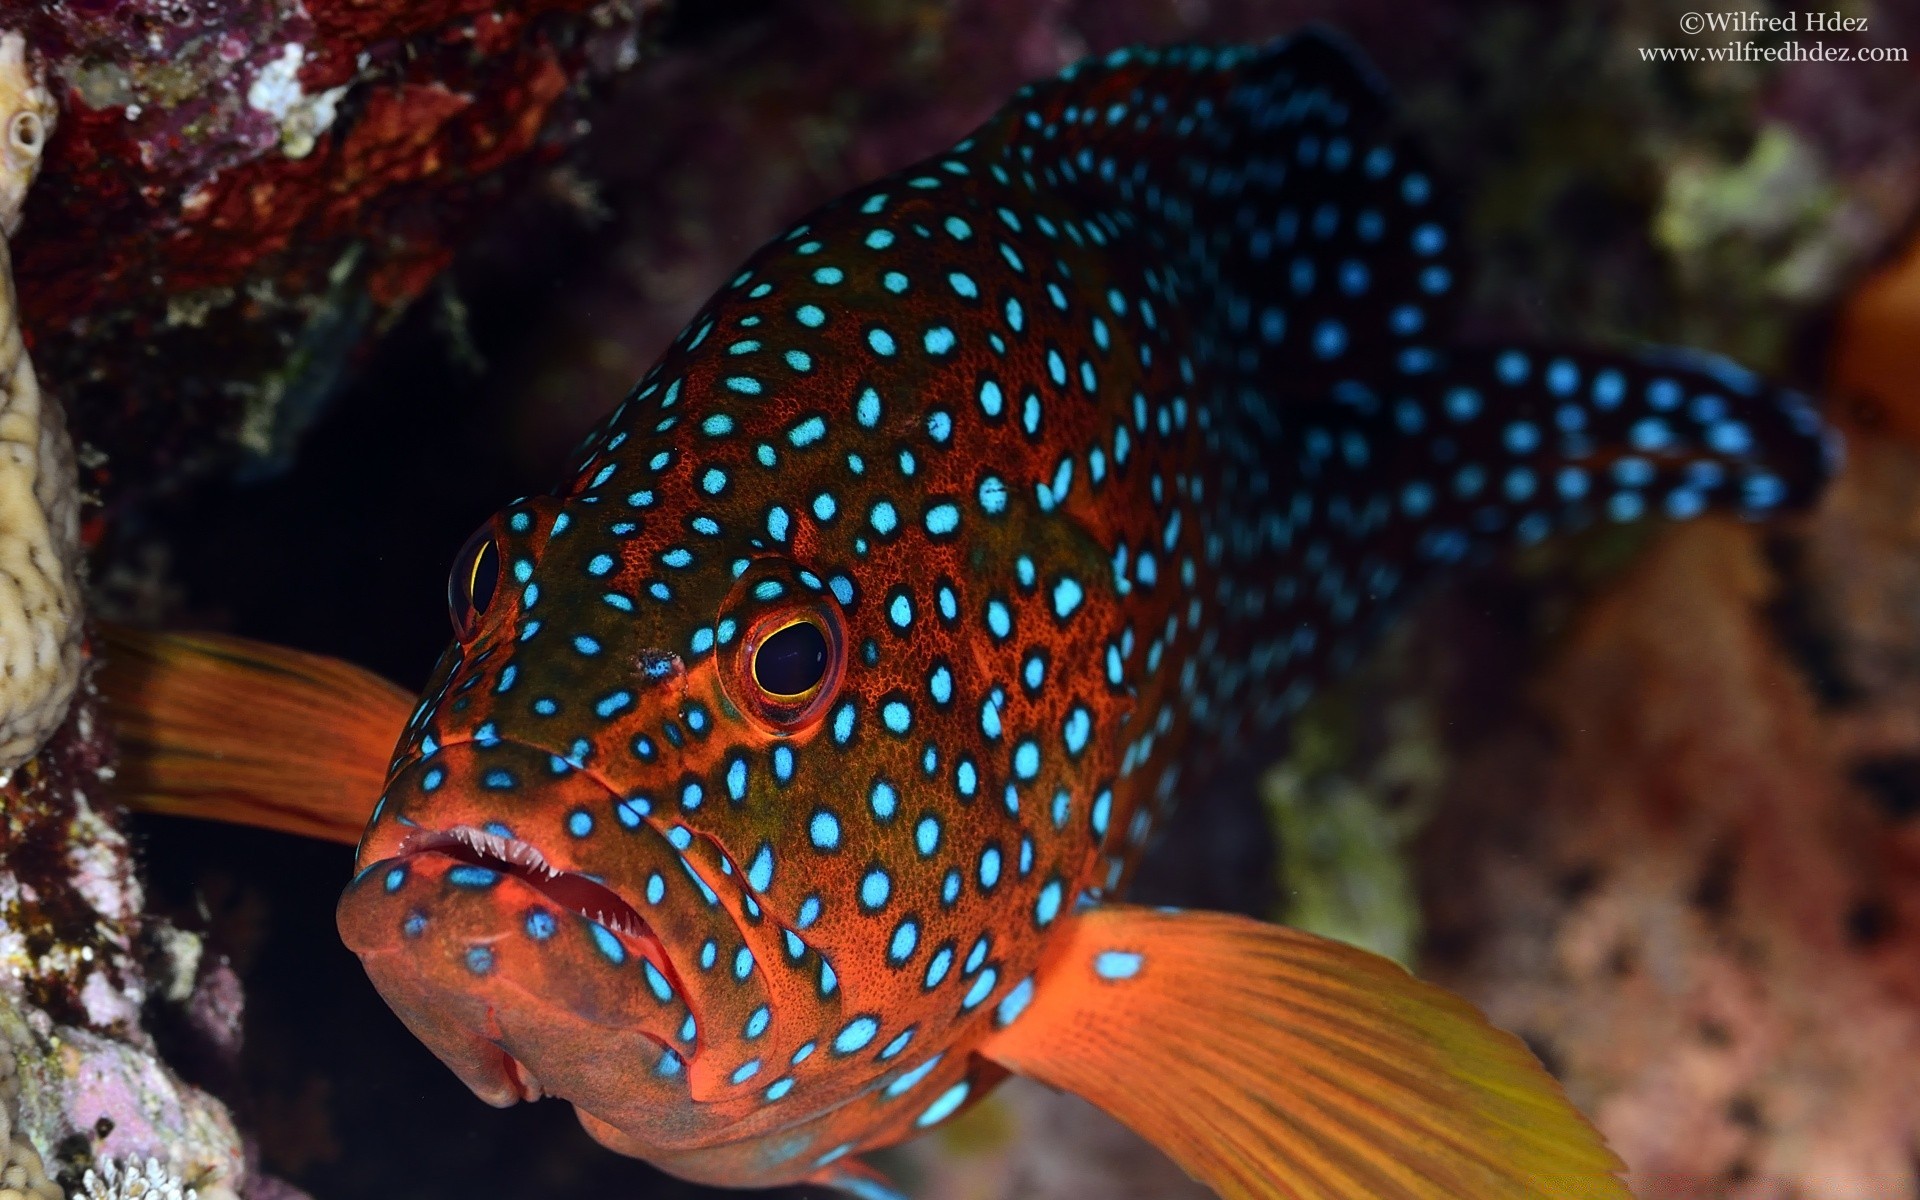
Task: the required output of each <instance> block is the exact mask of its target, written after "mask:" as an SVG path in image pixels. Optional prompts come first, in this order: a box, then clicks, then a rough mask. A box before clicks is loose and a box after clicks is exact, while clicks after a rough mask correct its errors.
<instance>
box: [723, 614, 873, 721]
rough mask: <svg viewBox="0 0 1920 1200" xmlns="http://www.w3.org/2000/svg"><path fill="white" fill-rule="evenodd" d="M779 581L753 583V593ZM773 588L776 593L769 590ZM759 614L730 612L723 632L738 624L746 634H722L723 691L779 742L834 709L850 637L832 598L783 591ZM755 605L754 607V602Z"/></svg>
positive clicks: (735, 704)
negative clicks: (778, 738)
mask: <svg viewBox="0 0 1920 1200" xmlns="http://www.w3.org/2000/svg"><path fill="white" fill-rule="evenodd" d="M778 582H779V581H778V580H777V578H776V579H769V578H767V577H765V576H762V577H759V578H752V577H749V579H748V582H747V584H746V591H747V593H748V594H749V595H750V594H752V593H753V592H756V591H760V590H762V589H768V585H769V584H776V585H777V584H778ZM768 590H771V589H768ZM770 598H772V599H776V601H777V602H776V603H772V604H767V605H765V606H764V607H761V608H760V610H759V611H758V612H742V610H741V607H740V606H732V607H729V608H726V609H723V610H722V612H723V613H729V614H738V616H733V615H727V616H724V617H723V618H722V619H721V622H720V624H721V625H722V626H723V627H724V626H730V625H733V624H734V622H735V621H736V620H738V621H739V622H740V623H741V624H744V625H745V626H746V628H745V629H744V630H742V631H741V633H742V636H739V637H735V638H731V641H730V643H729V641H727V640H725V639H728V638H729V637H730V635H728V634H725V633H723V634H721V637H722V639H723V640H722V642H721V645H720V647H719V652H720V655H721V672H720V685H721V687H722V688H724V689H725V691H726V694H727V698H728V699H729V700H731V701H732V702H733V704H734V706H735V707H736V708H738V709H739V710H740V711H741V712H742V713H743V714H744V715H746V716H748V717H751V718H753V720H754V721H755V723H756V724H758V725H760V726H761V728H762V729H763V730H764V731H765V732H767V733H769V734H772V735H773V736H775V737H792V736H794V735H796V734H800V733H804V732H806V731H807V730H809V729H811V728H813V727H814V726H815V725H817V724H818V723H819V722H820V719H821V717H822V716H823V715H824V714H825V713H826V712H827V710H828V709H830V708H832V707H833V703H834V699H835V697H836V696H837V695H838V694H839V690H840V683H841V680H842V678H843V677H844V676H845V674H846V667H847V638H846V633H845V631H844V627H843V626H842V624H841V621H840V613H839V610H838V609H837V608H835V607H834V605H833V602H832V599H831V598H830V597H824V596H823V597H819V598H812V597H807V596H795V595H793V594H792V593H790V592H783V593H782V594H780V595H779V596H777V597H770ZM749 603H751V602H749Z"/></svg>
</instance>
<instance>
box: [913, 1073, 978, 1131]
mask: <svg viewBox="0 0 1920 1200" xmlns="http://www.w3.org/2000/svg"><path fill="white" fill-rule="evenodd" d="M967 1091H968V1084H967V1082H966V1080H964V1079H963V1080H961V1081H960V1082H959V1083H956V1084H954V1085H953V1086H952V1087H950V1088H948V1089H947V1090H946V1091H944V1092H941V1093H940V1096H939V1098H938V1099H936V1100H935V1101H934V1102H933V1103H932V1104H929V1105H927V1110H926V1111H925V1112H923V1113H921V1114H920V1115H919V1116H918V1117H915V1118H914V1121H913V1123H914V1124H915V1125H917V1126H919V1127H920V1128H921V1129H925V1128H927V1127H928V1126H929V1125H938V1124H939V1123H940V1122H942V1121H944V1120H946V1119H947V1118H948V1117H950V1116H952V1115H953V1114H954V1111H955V1110H956V1109H958V1108H959V1107H960V1106H961V1105H962V1104H964V1103H966V1100H967Z"/></svg>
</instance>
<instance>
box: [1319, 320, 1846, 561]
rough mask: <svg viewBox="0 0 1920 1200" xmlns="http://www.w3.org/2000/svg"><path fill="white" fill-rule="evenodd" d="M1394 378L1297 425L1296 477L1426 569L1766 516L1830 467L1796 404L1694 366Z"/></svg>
mask: <svg viewBox="0 0 1920 1200" xmlns="http://www.w3.org/2000/svg"><path fill="white" fill-rule="evenodd" d="M1398 365H1399V371H1398V372H1397V374H1396V375H1389V376H1388V382H1387V383H1386V385H1385V386H1384V390H1383V391H1381V392H1376V391H1375V390H1373V389H1371V388H1368V387H1364V386H1361V385H1358V384H1355V383H1348V384H1344V385H1340V386H1338V387H1336V389H1335V391H1334V394H1333V399H1331V400H1330V401H1327V402H1324V403H1323V404H1321V405H1319V406H1317V407H1309V408H1306V409H1302V410H1300V411H1299V412H1298V413H1297V414H1296V416H1295V427H1296V429H1300V430H1301V431H1302V435H1303V436H1302V439H1301V443H1300V444H1301V445H1302V446H1303V447H1304V449H1305V453H1304V454H1303V455H1302V457H1301V460H1300V469H1301V473H1302V476H1303V477H1304V478H1305V479H1307V480H1315V481H1319V482H1325V483H1331V484H1332V485H1333V486H1334V487H1335V488H1336V489H1337V490H1339V491H1342V492H1344V494H1345V496H1346V498H1347V500H1348V502H1349V504H1351V505H1353V506H1355V510H1356V512H1357V511H1359V510H1361V509H1366V508H1371V509H1372V511H1373V512H1374V513H1375V514H1376V516H1375V518H1374V523H1375V525H1376V526H1377V528H1378V529H1379V531H1380V532H1381V533H1382V534H1391V533H1397V534H1398V535H1399V536H1400V537H1401V538H1407V537H1411V538H1413V539H1415V541H1416V542H1417V545H1418V556H1419V557H1421V558H1425V559H1429V560H1439V561H1446V560H1448V559H1451V558H1457V557H1459V556H1460V555H1461V554H1464V553H1465V552H1466V550H1467V549H1468V548H1469V547H1470V546H1471V545H1472V544H1473V543H1478V542H1485V543H1490V544H1498V543H1501V542H1505V541H1509V540H1511V541H1514V542H1518V543H1521V544H1526V543H1530V542H1534V541H1538V540H1540V539H1541V538H1543V537H1545V536H1547V535H1548V534H1550V533H1555V532H1561V531H1565V530H1570V529H1578V528H1581V527H1583V526H1586V525H1588V524H1592V523H1594V522H1596V521H1613V522H1627V521H1636V520H1639V519H1640V518H1642V517H1667V518H1669V519H1674V520H1684V519H1687V518H1690V517H1694V516H1698V515H1701V514H1703V513H1706V512H1710V511H1720V512H1731V513H1735V514H1738V515H1740V516H1743V517H1747V518H1750V519H1757V518H1763V517H1769V516H1774V515H1778V514H1780V513H1782V512H1786V511H1790V510H1792V509H1795V508H1800V507H1804V506H1806V505H1807V504H1809V503H1811V502H1812V500H1813V499H1814V498H1815V497H1816V496H1817V495H1818V494H1819V491H1820V488H1821V486H1822V485H1823V484H1824V483H1825V482H1826V480H1827V479H1828V478H1829V477H1830V476H1831V475H1832V473H1833V471H1834V469H1835V467H1836V466H1837V465H1838V462H1839V454H1840V447H1839V441H1838V438H1837V436H1836V435H1835V434H1834V433H1833V432H1832V431H1831V430H1830V429H1828V428H1827V427H1826V426H1825V425H1824V424H1823V423H1822V422H1821V420H1820V418H1819V415H1818V414H1817V413H1816V412H1815V411H1814V409H1813V407H1812V405H1811V404H1810V403H1809V402H1808V401H1807V399H1806V398H1805V397H1803V396H1801V395H1799V394H1798V393H1795V392H1792V391H1788V390H1785V389H1782V388H1778V387H1775V386H1773V385H1771V384H1768V383H1765V382H1764V381H1763V380H1761V379H1760V378H1759V377H1758V376H1756V375H1754V374H1752V373H1751V372H1749V371H1746V370H1745V369H1743V368H1741V367H1738V366H1736V365H1734V364H1733V363H1731V362H1729V361H1727V360H1725V359H1722V358H1718V357H1716V356H1713V355H1709V354H1703V353H1699V352H1695V351H1684V350H1673V349H1665V348H1660V349H1651V350H1646V351H1642V352H1639V353H1637V354H1607V353H1602V352H1594V351H1587V350H1575V349H1555V348H1551V347H1517V346H1516V347H1497V346H1496V347H1463V348H1459V349H1454V350H1450V351H1447V352H1444V353H1440V354H1433V353H1427V352H1424V351H1419V350H1413V351H1408V352H1406V353H1405V354H1403V356H1402V358H1401V361H1400V363H1399V364H1398ZM1283 419H1284V417H1283ZM1355 454H1357V455H1358V460H1356V459H1355Z"/></svg>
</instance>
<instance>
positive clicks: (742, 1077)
mask: <svg viewBox="0 0 1920 1200" xmlns="http://www.w3.org/2000/svg"><path fill="white" fill-rule="evenodd" d="M759 1073H760V1060H759V1059H757V1058H755V1059H749V1060H748V1061H746V1062H744V1063H741V1064H740V1067H739V1069H738V1070H736V1071H734V1073H733V1081H734V1082H735V1083H745V1082H746V1081H747V1080H749V1079H752V1078H753V1077H754V1076H755V1075H757V1074H759Z"/></svg>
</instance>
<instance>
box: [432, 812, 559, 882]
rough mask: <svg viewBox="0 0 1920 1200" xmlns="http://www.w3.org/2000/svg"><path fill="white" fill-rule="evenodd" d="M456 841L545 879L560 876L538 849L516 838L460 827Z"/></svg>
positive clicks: (456, 830) (469, 827) (455, 831)
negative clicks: (533, 872)
mask: <svg viewBox="0 0 1920 1200" xmlns="http://www.w3.org/2000/svg"><path fill="white" fill-rule="evenodd" d="M452 833H453V837H454V838H455V840H457V841H460V842H463V843H465V844H466V845H467V846H468V847H470V848H472V849H473V850H475V851H477V852H478V853H481V854H484V855H486V856H487V857H489V858H497V859H499V860H500V861H502V862H509V863H512V864H513V865H514V866H516V867H525V868H527V869H529V870H533V871H538V872H539V873H540V874H541V875H542V876H543V877H544V878H546V879H552V878H554V877H556V876H558V875H559V874H560V872H559V871H557V870H555V869H554V867H553V866H552V864H550V863H548V862H547V859H546V856H545V855H544V854H541V853H540V851H539V850H538V849H536V848H535V847H533V846H529V845H528V844H527V843H525V842H522V841H518V840H516V839H514V838H509V837H505V836H503V835H501V834H497V833H490V832H488V831H487V830H484V829H475V828H474V827H473V826H471V825H459V826H456V827H454V829H453V830H452Z"/></svg>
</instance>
